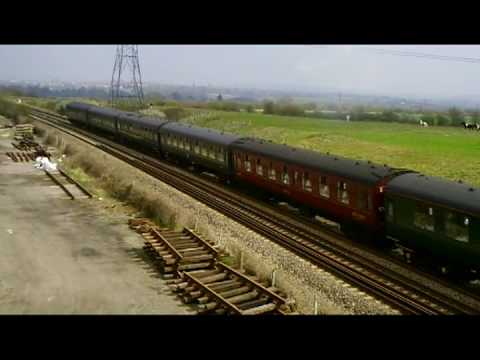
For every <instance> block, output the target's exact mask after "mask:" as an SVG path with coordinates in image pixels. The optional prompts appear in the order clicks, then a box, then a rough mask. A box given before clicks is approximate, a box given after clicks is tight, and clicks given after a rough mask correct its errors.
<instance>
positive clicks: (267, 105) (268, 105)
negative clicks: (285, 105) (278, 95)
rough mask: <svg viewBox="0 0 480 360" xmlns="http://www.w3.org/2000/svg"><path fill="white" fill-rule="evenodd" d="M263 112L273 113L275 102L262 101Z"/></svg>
mask: <svg viewBox="0 0 480 360" xmlns="http://www.w3.org/2000/svg"><path fill="white" fill-rule="evenodd" d="M263 113H264V114H274V113H275V103H274V102H273V101H265V102H264V103H263Z"/></svg>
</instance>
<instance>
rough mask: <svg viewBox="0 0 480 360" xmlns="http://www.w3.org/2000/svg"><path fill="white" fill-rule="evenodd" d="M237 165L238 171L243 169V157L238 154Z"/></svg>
mask: <svg viewBox="0 0 480 360" xmlns="http://www.w3.org/2000/svg"><path fill="white" fill-rule="evenodd" d="M235 164H236V165H237V168H238V169H241V167H242V157H241V156H240V154H238V153H237V154H235Z"/></svg>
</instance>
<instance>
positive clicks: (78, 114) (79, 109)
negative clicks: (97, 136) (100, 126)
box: [65, 102, 92, 125]
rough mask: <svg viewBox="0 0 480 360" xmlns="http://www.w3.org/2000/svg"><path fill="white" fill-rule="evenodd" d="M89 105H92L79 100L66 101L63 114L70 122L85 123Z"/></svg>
mask: <svg viewBox="0 0 480 360" xmlns="http://www.w3.org/2000/svg"><path fill="white" fill-rule="evenodd" d="M91 106H92V105H90V104H84V103H79V102H72V103H68V104H67V105H66V106H65V114H66V115H67V117H68V118H69V119H70V121H71V122H73V123H77V124H79V125H85V124H86V123H87V121H88V119H87V114H88V110H89V109H90V108H91Z"/></svg>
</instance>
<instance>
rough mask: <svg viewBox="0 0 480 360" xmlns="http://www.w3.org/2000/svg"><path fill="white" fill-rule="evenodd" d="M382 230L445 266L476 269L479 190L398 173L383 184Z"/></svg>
mask: <svg viewBox="0 0 480 360" xmlns="http://www.w3.org/2000/svg"><path fill="white" fill-rule="evenodd" d="M385 220H386V236H387V238H389V239H390V240H393V241H394V242H395V243H397V244H398V245H400V246H402V247H404V248H407V249H410V250H413V251H414V252H416V253H419V254H422V255H424V256H426V257H430V258H431V259H432V260H433V261H435V262H438V263H439V264H442V265H444V266H446V267H453V268H456V269H466V270H480V190H479V189H475V188H473V187H472V186H470V185H467V184H464V183H461V182H451V181H446V180H443V179H440V178H435V177H427V176H425V175H422V174H418V173H409V174H404V175H401V176H399V177H397V178H395V179H393V180H392V181H391V182H389V184H388V186H387V187H386V189H385Z"/></svg>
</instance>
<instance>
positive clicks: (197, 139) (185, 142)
mask: <svg viewBox="0 0 480 360" xmlns="http://www.w3.org/2000/svg"><path fill="white" fill-rule="evenodd" d="M159 133H160V146H161V148H162V152H163V154H164V156H166V157H174V158H177V159H180V160H182V161H184V162H186V163H188V164H191V165H194V166H197V167H199V168H201V169H206V170H211V171H214V172H216V173H217V174H219V175H221V176H223V177H226V178H229V177H230V176H231V175H232V158H231V153H230V151H229V145H230V144H231V143H233V142H234V141H235V140H237V139H239V138H240V137H239V136H235V135H231V134H224V133H220V132H218V131H214V130H210V129H205V128H200V127H196V126H192V125H186V124H181V123H177V122H171V123H168V124H166V125H164V126H162V127H161V128H160V129H159Z"/></svg>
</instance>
